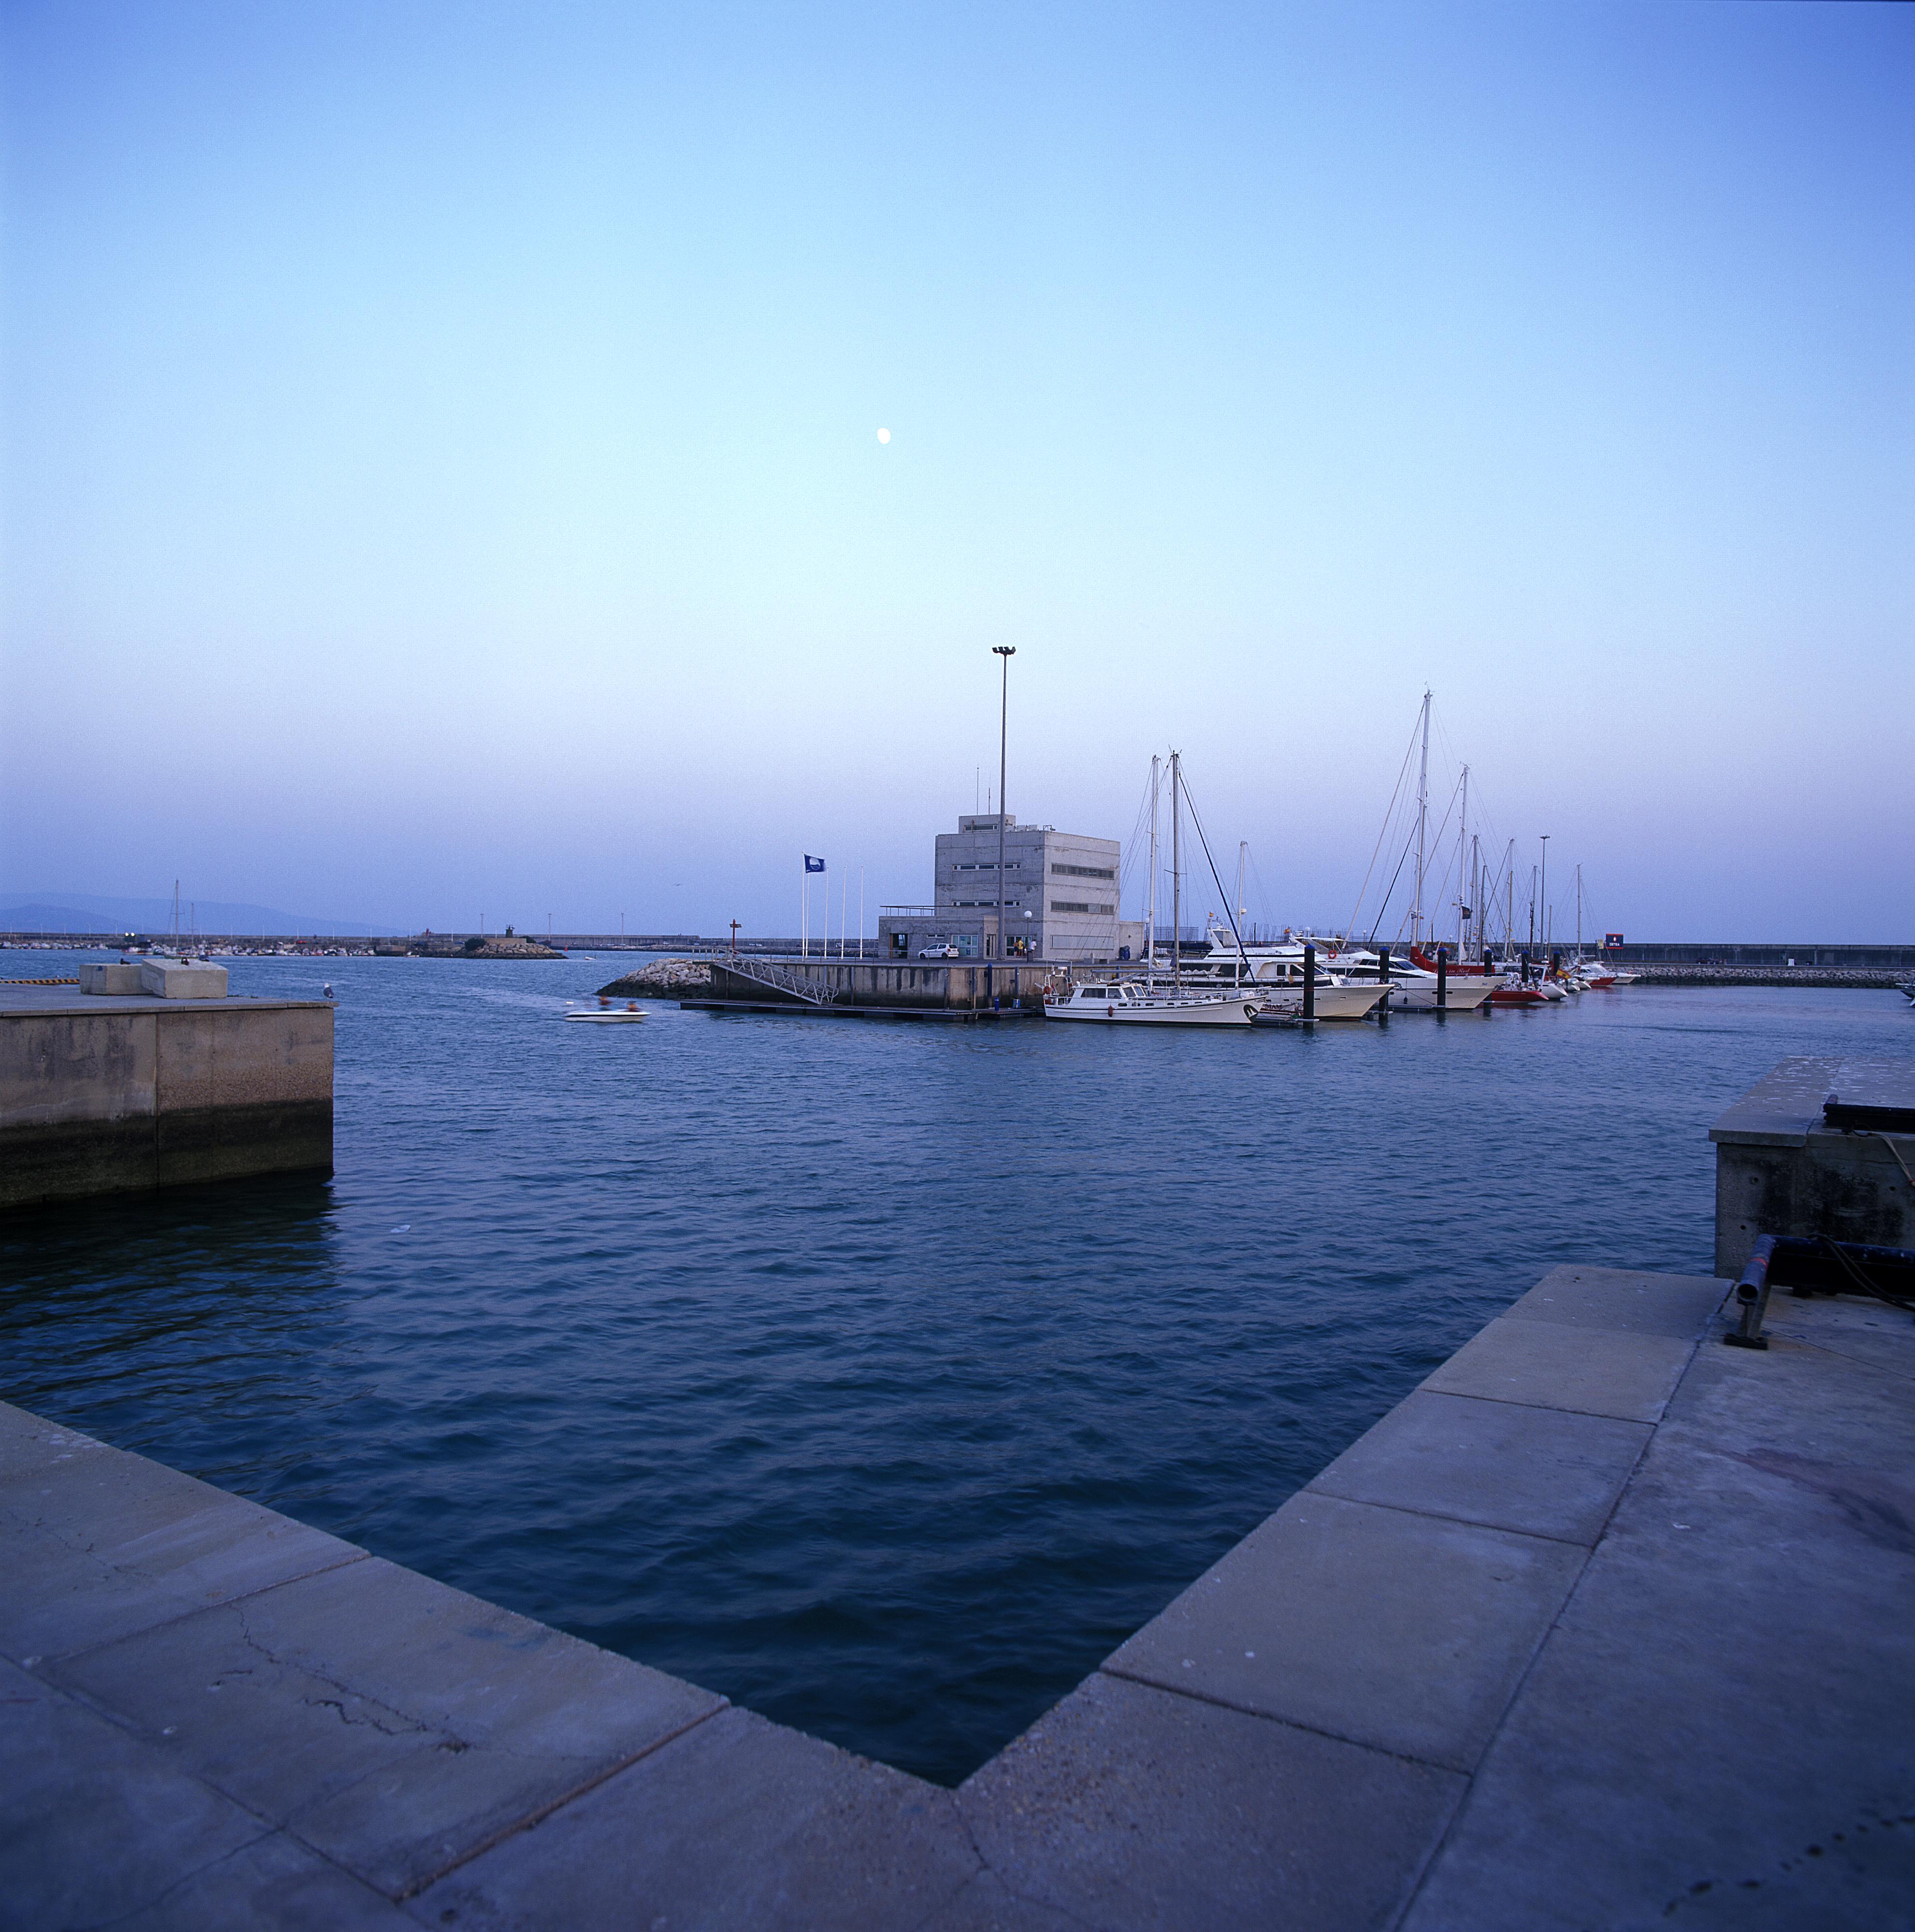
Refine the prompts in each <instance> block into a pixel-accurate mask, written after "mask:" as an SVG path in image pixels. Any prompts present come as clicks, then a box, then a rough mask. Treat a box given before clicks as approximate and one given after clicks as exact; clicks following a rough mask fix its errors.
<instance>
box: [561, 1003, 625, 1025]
mask: <svg viewBox="0 0 1915 1932" xmlns="http://www.w3.org/2000/svg"><path fill="white" fill-rule="evenodd" d="M644 1017H645V1009H644V1007H641V1005H640V1004H638V1001H636V1000H627V1001H626V1003H625V1004H624V1005H623V1006H622V1007H615V1006H614V1005H613V1004H611V1001H608V1000H601V1001H599V1004H597V1005H596V1007H575V1008H574V1009H573V1010H572V1011H571V1012H570V1013H561V1014H560V1016H559V1018H560V1019H562V1020H583V1021H587V1022H590V1024H591V1025H594V1026H629V1025H631V1024H632V1022H633V1021H635V1020H642V1019H644Z"/></svg>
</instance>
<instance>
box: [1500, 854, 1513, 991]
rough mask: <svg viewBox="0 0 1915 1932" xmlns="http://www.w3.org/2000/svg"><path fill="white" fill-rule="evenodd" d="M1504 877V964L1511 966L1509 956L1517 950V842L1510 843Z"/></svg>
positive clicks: (1504, 866)
mask: <svg viewBox="0 0 1915 1932" xmlns="http://www.w3.org/2000/svg"><path fill="white" fill-rule="evenodd" d="M1503 873H1504V877H1505V879H1506V880H1508V886H1509V904H1508V907H1506V908H1505V911H1504V913H1503V917H1502V963H1503V964H1504V965H1505V966H1507V965H1508V964H1509V956H1510V955H1511V953H1514V951H1515V950H1516V841H1515V840H1514V839H1513V838H1512V839H1511V841H1509V852H1508V856H1507V857H1505V859H1504V860H1503Z"/></svg>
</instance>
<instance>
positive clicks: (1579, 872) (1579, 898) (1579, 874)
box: [1576, 865, 1583, 966]
mask: <svg viewBox="0 0 1915 1932" xmlns="http://www.w3.org/2000/svg"><path fill="white" fill-rule="evenodd" d="M1582 963H1583V868H1582V867H1581V866H1580V865H1578V866H1577V868H1576V964H1577V965H1579V966H1580V965H1581V964H1582Z"/></svg>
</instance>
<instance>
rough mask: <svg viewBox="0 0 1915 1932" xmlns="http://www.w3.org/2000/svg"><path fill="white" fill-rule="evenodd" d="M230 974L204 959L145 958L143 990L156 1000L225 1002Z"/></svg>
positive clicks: (143, 961) (141, 979)
mask: <svg viewBox="0 0 1915 1932" xmlns="http://www.w3.org/2000/svg"><path fill="white" fill-rule="evenodd" d="M226 988H227V971H226V968H224V966H212V965H207V964H206V962H204V961H203V960H197V959H196V960H192V961H186V960H181V959H143V960H141V961H140V991H141V992H143V993H145V994H146V995H149V997H150V998H153V999H156V1000H223V999H224V998H226Z"/></svg>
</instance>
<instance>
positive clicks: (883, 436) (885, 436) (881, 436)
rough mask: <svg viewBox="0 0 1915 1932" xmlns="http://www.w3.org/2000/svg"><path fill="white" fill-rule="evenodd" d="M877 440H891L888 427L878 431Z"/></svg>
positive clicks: (884, 441)
mask: <svg viewBox="0 0 1915 1932" xmlns="http://www.w3.org/2000/svg"><path fill="white" fill-rule="evenodd" d="M890 440H891V432H890V431H889V430H888V429H881V430H880V431H878V441H879V442H880V443H889V442H890Z"/></svg>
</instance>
